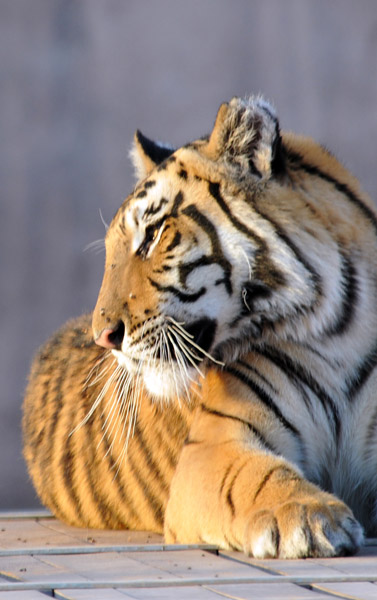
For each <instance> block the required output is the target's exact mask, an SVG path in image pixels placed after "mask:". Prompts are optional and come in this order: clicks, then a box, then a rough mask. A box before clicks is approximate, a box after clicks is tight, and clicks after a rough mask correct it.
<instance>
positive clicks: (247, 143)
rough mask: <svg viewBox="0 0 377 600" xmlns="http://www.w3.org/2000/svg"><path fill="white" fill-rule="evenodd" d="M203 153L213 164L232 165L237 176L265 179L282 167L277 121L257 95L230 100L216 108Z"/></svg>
mask: <svg viewBox="0 0 377 600" xmlns="http://www.w3.org/2000/svg"><path fill="white" fill-rule="evenodd" d="M203 152H205V154H206V155H207V156H208V157H209V158H211V159H212V160H215V161H221V162H225V163H228V164H229V165H233V166H236V167H237V168H238V170H239V175H240V176H241V177H245V176H247V175H254V176H255V177H257V178H258V179H261V180H265V179H269V178H270V177H271V176H272V175H273V174H276V173H277V172H278V171H279V170H281V168H282V155H281V154H282V153H281V138H280V131H279V121H278V119H277V117H276V115H275V111H274V109H273V108H272V107H271V105H270V104H269V103H268V102H266V101H265V100H264V99H263V98H261V97H260V96H257V97H255V96H251V97H250V98H247V99H245V100H242V99H240V98H233V99H232V100H231V101H230V102H229V103H224V104H222V105H221V106H220V108H219V111H218V113H217V117H216V121H215V125H214V128H213V130H212V133H211V135H210V138H209V141H208V145H207V147H206V148H205V149H203Z"/></svg>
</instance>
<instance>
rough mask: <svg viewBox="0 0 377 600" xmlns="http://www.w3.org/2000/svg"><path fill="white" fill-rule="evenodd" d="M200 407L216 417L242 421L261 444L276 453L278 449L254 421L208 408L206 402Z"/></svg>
mask: <svg viewBox="0 0 377 600" xmlns="http://www.w3.org/2000/svg"><path fill="white" fill-rule="evenodd" d="M200 408H201V410H202V411H203V412H206V413H208V414H210V415H214V416H215V417H221V418H224V419H233V421H238V422H239V423H242V424H243V425H245V426H246V427H247V428H248V430H249V431H250V432H251V433H252V434H253V435H254V437H255V438H256V439H257V440H258V442H259V443H260V444H262V445H263V446H264V447H265V448H266V449H267V450H269V451H270V452H272V453H276V450H275V449H274V448H273V446H272V445H271V444H270V443H269V442H268V441H267V440H266V438H265V437H264V436H263V434H262V433H261V432H260V431H259V429H257V428H256V427H255V426H254V425H253V424H252V423H249V421H245V420H244V419H241V418H240V417H236V416H234V415H229V414H227V413H223V412H221V411H218V410H214V409H212V408H208V407H207V406H205V404H201V405H200Z"/></svg>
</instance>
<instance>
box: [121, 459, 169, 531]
mask: <svg viewBox="0 0 377 600" xmlns="http://www.w3.org/2000/svg"><path fill="white" fill-rule="evenodd" d="M128 462H129V465H130V467H131V471H132V474H133V476H134V478H135V482H136V483H137V484H138V486H139V488H140V489H141V491H142V494H143V496H144V498H145V500H146V501H147V502H148V504H149V507H150V509H151V511H152V513H153V516H154V518H155V520H156V522H157V523H158V524H159V525H160V527H162V526H163V523H164V510H163V506H162V503H161V501H160V499H158V498H156V496H155V495H154V494H152V492H151V489H150V485H149V482H148V481H145V479H144V477H143V476H142V474H141V473H140V466H139V465H135V463H134V460H133V457H132V456H131V455H129V456H128Z"/></svg>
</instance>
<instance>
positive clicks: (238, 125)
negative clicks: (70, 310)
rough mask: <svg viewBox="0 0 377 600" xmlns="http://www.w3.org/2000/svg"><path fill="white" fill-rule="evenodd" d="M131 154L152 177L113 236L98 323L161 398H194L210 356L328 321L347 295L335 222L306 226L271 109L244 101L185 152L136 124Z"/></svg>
mask: <svg viewBox="0 0 377 600" xmlns="http://www.w3.org/2000/svg"><path fill="white" fill-rule="evenodd" d="M133 156H134V162H135V164H136V167H137V169H138V172H139V176H140V177H141V181H140V182H139V183H138V185H137V186H136V188H135V190H134V191H133V193H132V194H131V195H130V196H129V197H128V198H127V199H126V200H125V202H124V203H123V205H122V206H121V208H120V209H119V211H118V212H117V214H116V215H115V217H114V219H113V221H112V223H111V225H110V227H109V229H108V231H107V235H106V266H105V273H104V279H103V283H102V287H101V291H100V294H99V298H98V301H97V305H96V308H95V310H94V316H93V331H94V338H95V340H96V341H97V343H99V344H100V345H103V346H105V347H108V348H111V349H112V351H113V353H114V355H115V356H116V358H117V360H118V363H119V364H120V365H122V366H124V367H125V368H126V369H127V371H128V372H130V373H131V374H133V375H135V376H137V378H139V379H140V380H141V381H142V382H143V384H144V385H145V387H146V389H147V390H148V392H149V393H150V394H151V395H152V397H155V398H160V399H163V398H166V399H167V398H171V397H173V396H184V395H187V397H188V396H189V391H188V390H189V388H190V386H191V385H192V384H193V383H195V382H197V380H198V378H200V376H201V374H202V373H203V369H205V368H206V365H207V364H208V363H209V362H211V361H212V362H215V363H218V364H222V363H229V362H230V361H233V360H235V359H236V358H237V357H239V356H240V355H241V354H245V353H246V352H247V351H248V348H249V346H250V343H251V342H253V343H255V341H258V340H265V339H268V338H269V337H271V336H275V337H276V336H280V337H284V338H288V337H295V338H299V337H300V335H301V334H302V331H304V330H305V333H304V334H303V335H305V336H306V337H307V336H308V331H309V332H310V331H311V329H312V331H313V334H314V335H316V334H318V328H325V327H326V321H327V320H330V318H331V314H332V303H335V304H336V303H337V302H338V301H339V299H337V298H335V297H330V296H329V295H327V294H324V292H323V289H321V280H322V277H321V273H320V270H321V269H323V268H326V270H327V275H326V279H328V275H329V273H330V274H331V272H332V271H333V272H334V277H337V273H338V272H339V256H338V254H337V253H336V252H334V256H333V255H332V252H331V245H332V244H333V242H332V241H331V242H329V240H330V233H329V231H328V228H327V230H326V228H323V227H322V228H319V227H316V224H315V223H314V228H313V231H311V230H310V224H309V225H308V224H307V223H308V212H310V210H311V209H309V208H308V206H307V203H306V202H303V201H302V196H303V190H302V189H300V185H299V182H295V181H294V177H293V176H292V175H290V174H289V172H288V171H289V170H288V167H287V156H286V144H285V149H284V150H283V143H282V138H281V135H280V131H279V125H278V121H277V118H276V116H275V114H274V111H273V109H272V108H271V106H269V105H268V104H267V103H266V102H265V101H264V100H262V99H260V98H257V99H255V98H252V99H250V100H247V101H243V100H240V99H237V98H235V99H233V100H232V101H231V102H230V103H228V104H223V105H222V106H221V107H220V110H219V112H218V115H217V118H216V122H215V125H214V128H213V131H212V133H211V135H210V136H209V137H207V138H204V139H201V140H198V141H196V142H194V143H192V144H189V145H187V146H185V147H182V148H180V149H178V150H176V151H173V150H172V149H170V148H166V147H163V146H159V145H158V144H155V143H153V142H151V141H150V140H148V139H147V138H145V137H144V136H143V135H142V134H141V133H139V132H137V133H136V135H135V147H134V150H133ZM311 213H313V210H311ZM267 215H268V216H267ZM282 219H283V221H284V223H285V229H284V231H283V230H282V228H281V225H280V224H281V222H282ZM310 219H311V222H313V221H314V222H315V216H314V217H313V214H311V216H310ZM303 223H306V225H305V226H303ZM314 229H315V233H314ZM298 231H300V236H299V238H300V242H299V243H296V242H293V241H292V240H293V239H294V238H295V234H296V232H298ZM287 232H288V233H287ZM308 244H309V245H310V260H307V259H306V258H305V255H306V253H307V249H306V247H307V246H308ZM325 245H326V253H327V259H326V262H325V266H323V265H324V261H323V256H321V253H323V247H324V246H325ZM316 253H318V260H317V261H316ZM316 262H317V263H318V264H317V266H314V267H313V264H314V265H316ZM325 297H326V306H324V304H325V300H324V298H325ZM319 305H321V309H322V312H321V320H320V321H319V320H318V319H315V318H313V315H315V311H316V307H318V306H319ZM323 309H324V310H323Z"/></svg>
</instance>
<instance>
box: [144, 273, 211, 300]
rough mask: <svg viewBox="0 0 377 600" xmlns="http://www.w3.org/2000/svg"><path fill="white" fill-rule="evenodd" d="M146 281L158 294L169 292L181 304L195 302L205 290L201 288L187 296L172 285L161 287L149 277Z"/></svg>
mask: <svg viewBox="0 0 377 600" xmlns="http://www.w3.org/2000/svg"><path fill="white" fill-rule="evenodd" d="M148 280H149V282H150V284H151V285H153V287H155V288H156V289H157V290H158V291H159V292H170V293H171V294H173V295H174V296H176V297H177V298H178V299H179V300H180V301H181V302H196V301H197V300H198V299H199V298H200V297H201V296H203V295H204V294H205V293H206V291H207V289H206V288H205V287H201V288H200V290H198V291H197V292H193V293H192V294H188V293H185V292H181V290H178V289H177V288H176V287H174V286H173V285H161V284H160V283H158V282H157V281H154V280H153V279H151V278H150V277H148Z"/></svg>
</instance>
